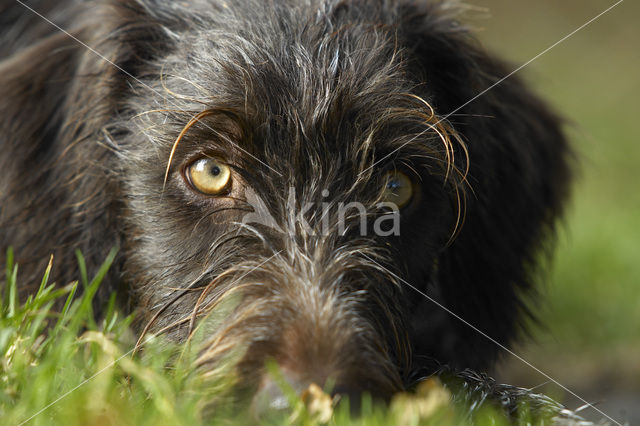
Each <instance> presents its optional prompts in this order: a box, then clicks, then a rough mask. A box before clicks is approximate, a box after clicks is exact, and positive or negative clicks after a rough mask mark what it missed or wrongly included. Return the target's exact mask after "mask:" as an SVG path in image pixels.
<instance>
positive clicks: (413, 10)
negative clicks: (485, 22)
mask: <svg viewBox="0 0 640 426" xmlns="http://www.w3.org/2000/svg"><path fill="white" fill-rule="evenodd" d="M0 9H2V13H1V14H0V16H2V18H0V19H1V20H2V22H1V24H2V25H0V40H2V41H3V43H2V45H1V47H0V58H1V62H0V117H1V118H0V126H1V127H0V129H1V131H0V148H1V150H0V169H1V170H2V171H3V172H2V175H0V245H2V247H1V249H2V252H3V253H4V252H6V249H7V247H9V246H13V248H14V250H15V254H16V259H17V261H18V262H19V264H20V271H21V278H22V282H23V283H24V285H23V286H22V288H21V289H20V291H21V293H22V294H23V295H24V294H28V293H29V292H31V291H34V289H35V288H36V286H37V283H39V278H40V275H41V273H42V271H43V270H44V267H45V266H46V262H47V261H48V259H49V255H50V254H51V253H53V256H54V259H55V261H54V269H53V271H52V273H51V274H52V277H53V279H55V281H56V282H57V283H58V284H65V283H68V282H70V281H72V280H74V279H76V278H77V275H78V274H77V266H76V258H75V255H74V251H75V250H80V251H81V252H82V253H83V255H84V257H85V259H86V263H87V267H88V268H89V269H90V270H91V269H96V268H97V267H98V266H99V265H100V264H101V262H102V261H103V260H104V258H105V256H106V254H107V253H108V251H109V250H110V249H111V248H112V247H118V248H119V251H118V255H117V258H116V260H115V262H114V266H113V267H112V268H111V269H110V271H109V274H108V275H107V277H106V279H105V283H104V285H103V286H102V287H101V289H100V291H99V293H98V305H97V306H96V307H99V306H101V305H100V303H102V302H104V301H105V300H107V299H108V297H109V296H110V295H111V294H112V293H113V292H117V294H118V295H119V298H120V301H121V304H122V306H123V307H124V308H125V309H130V310H133V311H135V312H136V313H137V321H138V325H137V327H138V329H139V331H140V335H141V336H142V335H146V334H148V333H164V334H166V335H168V336H169V337H170V338H172V339H175V340H177V341H185V340H186V339H188V338H189V336H190V335H191V334H193V332H194V330H195V329H196V328H198V326H199V324H200V323H201V320H202V319H203V318H207V317H211V316H212V315H213V314H214V313H215V315H213V316H215V317H216V318H217V319H216V321H214V322H213V323H212V324H213V325H210V326H209V328H207V332H206V339H205V340H206V343H205V346H204V347H205V349H203V351H202V353H201V355H200V356H199V358H198V367H199V368H203V369H205V370H206V369H211V368H214V366H215V365H216V364H217V363H218V362H220V360H221V359H224V358H225V356H227V355H228V353H229V352H231V351H234V350H236V351H240V353H241V355H240V356H239V360H238V362H237V365H236V367H235V370H234V371H235V372H236V374H237V377H238V383H239V384H240V385H239V386H242V387H243V388H244V389H247V390H248V391H249V393H250V394H256V395H259V394H262V396H264V395H265V393H266V395H267V399H269V397H270V396H273V394H275V393H276V392H275V391H274V390H273V388H274V386H273V380H272V379H270V376H269V374H268V373H267V371H266V370H265V362H266V361H267V360H269V359H272V360H275V361H276V362H277V364H278V366H279V368H280V369H281V371H282V374H283V376H284V377H285V379H286V381H287V382H289V383H290V384H291V386H292V387H293V388H294V389H296V390H298V391H301V390H303V389H305V388H306V387H307V386H308V385H309V384H311V383H315V384H318V385H319V386H323V385H324V384H326V383H327V381H329V380H331V381H332V382H333V383H335V386H334V392H335V393H341V394H346V395H360V394H362V393H363V392H369V393H371V394H373V395H375V396H377V397H380V398H383V399H384V398H389V397H390V396H391V395H393V394H394V393H396V392H399V391H402V390H405V389H408V388H410V387H411V386H412V384H415V382H416V381H417V380H418V379H419V378H421V377H425V376H427V375H429V374H433V373H434V372H436V371H439V370H438V369H439V368H441V367H442V366H447V368H449V369H451V370H452V371H456V372H460V371H464V369H472V370H478V371H485V370H487V369H488V368H490V366H491V365H492V364H493V363H494V362H495V361H496V358H497V356H498V355H499V352H500V348H499V347H498V346H497V345H496V343H495V342H499V343H500V344H502V345H508V344H510V343H511V342H512V341H513V339H514V338H515V337H516V336H517V335H518V332H519V330H520V329H521V324H522V323H523V318H525V317H527V316H531V315H532V310H533V309H532V308H531V307H532V306H533V304H532V303H531V302H532V301H533V300H535V294H536V292H535V285H534V281H535V277H536V273H537V272H538V271H539V269H540V268H539V262H540V260H541V259H543V258H544V253H548V252H549V251H548V249H549V247H550V245H551V244H550V243H552V241H553V235H554V230H555V227H556V222H557V219H558V217H559V216H560V215H561V213H562V210H563V206H564V203H565V200H566V199H567V195H568V192H569V187H570V182H571V175H572V173H571V157H572V154H571V149H570V147H569V144H568V142H567V139H566V138H565V136H564V134H563V130H562V126H563V122H562V119H561V118H559V117H558V115H556V114H555V113H554V112H553V111H552V110H551V109H550V108H549V106H548V105H547V104H546V103H545V102H543V101H542V100H541V99H540V98H539V97H537V96H536V95H535V94H534V93H532V91H530V89H529V88H528V87H527V85H526V84H524V83H523V82H522V81H521V80H520V79H519V78H518V77H517V76H510V77H509V78H508V79H505V80H504V81H502V78H503V77H504V76H506V75H507V74H509V72H510V71H511V70H512V67H510V66H509V65H508V64H506V63H504V62H502V61H501V60H499V59H497V58H496V57H494V56H493V55H491V54H490V53H488V52H486V51H485V49H484V48H483V47H482V46H481V45H480V44H479V43H478V42H477V41H476V40H475V39H474V37H473V35H472V34H471V33H470V31H469V30H468V29H467V28H466V27H465V26H464V25H462V24H461V23H460V22H459V20H458V14H459V8H458V7H457V6H456V3H455V2H453V1H446V0H443V1H437V0H430V1H427V0H425V1H412V0H304V1H299V0H295V1H294V0H268V1H264V0H242V1H229V0H193V1H186V2H174V1H169V0H166V1H163V0H97V1H93V2H74V1H70V0H67V1H55V2H54V1H46V0H40V1H31V2H27V3H26V4H21V3H18V2H15V1H13V0H2V1H0ZM29 9H31V10H29ZM2 256H4V255H2ZM0 261H4V258H0ZM229 300H232V301H233V303H226V301H229ZM469 325H472V327H470V326H469ZM477 330H481V331H482V332H483V333H485V334H486V335H483V334H480V333H478V331H477ZM487 336H489V337H490V339H489V338H487ZM463 376H464V375H463ZM467 376H468V375H467ZM474 377H475V376H474ZM507 393H508V392H507Z"/></svg>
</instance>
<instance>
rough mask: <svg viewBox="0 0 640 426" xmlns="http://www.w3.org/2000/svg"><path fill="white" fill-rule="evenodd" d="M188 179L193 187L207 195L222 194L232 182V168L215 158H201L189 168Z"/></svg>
mask: <svg viewBox="0 0 640 426" xmlns="http://www.w3.org/2000/svg"><path fill="white" fill-rule="evenodd" d="M186 175H187V179H188V181H189V183H190V184H191V186H193V188H194V189H195V190H197V191H199V192H201V193H203V194H206V195H221V194H223V193H225V192H226V191H227V190H228V189H229V186H230V184H231V168H230V167H229V166H228V165H227V164H225V163H223V162H222V161H220V160H218V159H215V158H209V157H206V158H201V159H199V160H196V161H195V162H193V163H192V164H191V165H190V166H189V167H188V168H187V173H186Z"/></svg>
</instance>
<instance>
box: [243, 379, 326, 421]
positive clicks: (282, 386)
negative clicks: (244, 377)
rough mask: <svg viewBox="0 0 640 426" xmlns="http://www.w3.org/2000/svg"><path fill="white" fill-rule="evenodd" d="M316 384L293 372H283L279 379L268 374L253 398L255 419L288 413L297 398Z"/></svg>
mask: <svg viewBox="0 0 640 426" xmlns="http://www.w3.org/2000/svg"><path fill="white" fill-rule="evenodd" d="M314 384H315V383H314V382H312V381H310V380H307V379H305V378H303V377H302V376H301V375H300V374H297V373H295V372H293V371H289V370H287V371H281V372H279V374H278V377H277V378H274V376H273V375H272V374H267V375H265V376H264V378H263V379H262V383H261V384H260V387H259V389H258V392H256V394H255V395H254V397H253V401H252V404H251V411H252V414H253V416H254V417H255V418H257V419H266V418H271V417H276V416H279V415H282V414H283V413H286V412H288V410H290V409H291V408H292V407H291V405H292V402H293V401H294V400H295V398H297V397H299V396H302V394H303V393H304V392H305V390H306V389H308V388H309V387H310V386H311V385H314Z"/></svg>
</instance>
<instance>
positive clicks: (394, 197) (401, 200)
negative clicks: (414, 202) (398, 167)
mask: <svg viewBox="0 0 640 426" xmlns="http://www.w3.org/2000/svg"><path fill="white" fill-rule="evenodd" d="M412 197H413V182H412V181H411V179H409V177H408V176H407V175H405V174H404V173H402V172H399V171H395V170H394V171H389V172H387V174H386V176H385V184H384V190H383V193H382V199H383V200H384V201H386V202H389V203H394V204H395V205H397V206H398V208H402V207H404V206H406V205H407V204H409V201H411V198H412Z"/></svg>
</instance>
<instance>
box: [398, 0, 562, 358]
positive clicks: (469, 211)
mask: <svg viewBox="0 0 640 426" xmlns="http://www.w3.org/2000/svg"><path fill="white" fill-rule="evenodd" d="M423 12H424V13H423V14H421V13H416V12H415V10H413V12H412V13H407V15H406V16H407V18H406V24H405V25H404V26H403V28H405V29H406V30H407V32H406V33H405V34H403V36H404V37H405V38H406V40H409V41H410V43H408V45H410V46H412V50H413V52H414V54H415V56H416V57H417V58H418V60H417V63H416V67H415V72H416V73H418V74H420V75H421V80H422V81H425V82H426V84H427V85H428V89H429V90H430V91H431V92H432V93H434V97H433V98H432V99H431V101H432V102H433V104H434V106H435V109H436V112H437V113H438V114H439V115H440V116H441V117H443V116H446V115H448V114H450V113H451V112H454V111H455V113H454V114H452V115H451V116H450V117H448V118H447V121H448V122H449V123H451V126H452V127H453V128H454V129H455V131H456V132H458V133H459V134H460V135H461V136H462V138H463V140H464V141H465V142H466V145H467V147H468V151H469V173H468V176H467V180H468V185H467V187H466V188H465V194H466V196H465V205H466V214H465V220H464V223H463V225H462V227H461V230H460V232H459V234H458V236H457V238H456V239H455V240H454V241H453V242H452V243H451V244H450V245H449V246H448V247H447V248H446V249H444V251H443V252H442V254H441V256H440V258H439V260H438V265H437V278H436V283H435V285H434V286H433V289H432V291H431V294H432V296H433V297H435V298H437V299H439V300H440V302H442V303H443V304H444V305H445V306H447V307H448V308H449V309H451V311H453V312H455V313H456V314H458V315H459V316H460V317H462V318H463V319H464V320H466V321H468V322H469V323H470V324H473V325H474V326H476V327H478V328H479V329H480V330H482V331H484V332H486V333H487V334H488V335H489V336H491V337H492V338H494V339H496V340H497V341H498V342H500V343H502V344H504V345H508V344H509V341H510V339H511V338H512V337H513V335H514V331H515V330H514V328H515V327H516V325H517V324H522V321H521V320H519V318H518V316H519V315H521V314H523V313H527V312H528V310H527V307H526V296H527V295H528V294H530V293H532V291H531V290H532V280H533V279H534V278H535V277H534V273H535V271H536V269H537V266H538V263H539V262H540V261H541V258H542V254H543V253H541V251H543V250H541V249H544V245H545V242H548V239H549V238H550V237H552V236H553V229H554V221H555V219H556V218H557V217H558V215H559V213H560V211H561V209H562V206H563V200H565V199H566V195H567V186H568V182H569V177H570V176H569V175H570V171H569V167H568V160H569V157H570V152H569V148H568V145H567V141H566V139H565V137H564V135H563V134H562V130H561V127H562V121H561V120H560V119H559V118H558V117H557V116H556V115H554V114H553V113H552V112H550V110H549V108H548V107H547V105H545V104H544V103H543V102H542V101H541V100H540V99H539V98H537V97H536V96H535V95H533V94H532V93H531V92H530V91H529V90H528V89H527V88H526V87H525V85H524V84H523V83H522V82H521V81H520V80H519V79H518V78H517V77H516V76H512V77H509V78H508V79H507V80H505V81H503V82H501V83H500V84H498V85H497V86H495V87H493V88H492V89H491V90H489V91H487V92H486V93H484V94H482V95H481V96H479V97H478V98H477V99H475V100H473V101H472V102H470V103H468V105H465V106H464V107H462V108H460V107H461V106H462V105H464V104H466V103H467V102H469V101H470V100H471V99H473V98H474V97H476V96H477V95H478V94H480V93H481V92H483V91H484V90H485V89H487V88H489V87H490V86H491V85H493V84H494V83H496V82H498V80H500V79H501V78H503V77H504V76H506V75H507V74H508V73H509V72H511V70H513V69H514V67H511V66H507V65H505V64H503V63H501V62H499V61H497V60H496V59H494V58H493V57H492V56H491V55H489V54H487V53H486V52H485V51H483V50H482V49H481V48H480V47H478V46H476V43H475V42H474V40H473V39H471V38H470V37H469V35H468V34H467V33H466V32H465V31H464V29H463V28H461V27H460V26H459V25H457V24H456V22H455V20H453V19H441V20H436V19H434V18H433V16H440V17H442V16H443V15H442V13H434V11H423ZM458 108H460V109H459V110H458ZM457 157H458V159H460V163H459V168H460V169H461V170H464V169H465V167H466V164H465V161H464V160H463V159H464V158H465V155H464V153H463V152H459V153H457ZM429 311H433V306H432V302H429V301H421V302H420V303H419V305H418V306H416V307H415V317H414V324H415V329H416V332H417V333H418V335H419V334H420V333H424V332H425V331H426V332H428V333H429V336H431V337H433V333H434V329H436V330H438V332H442V333H443V336H442V338H441V339H439V340H438V345H436V348H435V349H434V347H433V346H434V343H433V342H427V341H424V340H422V341H420V339H417V340H418V342H419V343H418V347H417V353H421V354H425V353H428V354H433V355H434V356H435V357H436V358H437V359H445V360H450V361H451V364H452V365H454V366H459V367H471V368H486V367H487V366H488V365H490V362H491V360H492V358H494V356H495V354H496V352H497V351H498V350H499V348H498V347H497V346H496V345H495V344H494V343H492V342H491V341H489V340H488V339H487V338H485V337H483V336H481V335H480V334H478V333H477V332H476V331H474V330H472V329H471V328H470V327H469V326H467V325H465V324H463V323H462V322H461V321H459V320H458V319H456V318H454V317H452V316H450V315H448V314H444V317H440V318H438V319H434V318H429V319H426V318H425V315H424V312H429ZM441 315H442V314H441ZM445 317H446V318H445ZM441 322H444V323H446V324H447V326H446V327H443V326H442V323H441ZM461 348H465V349H464V350H461ZM434 352H435V353H434Z"/></svg>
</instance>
